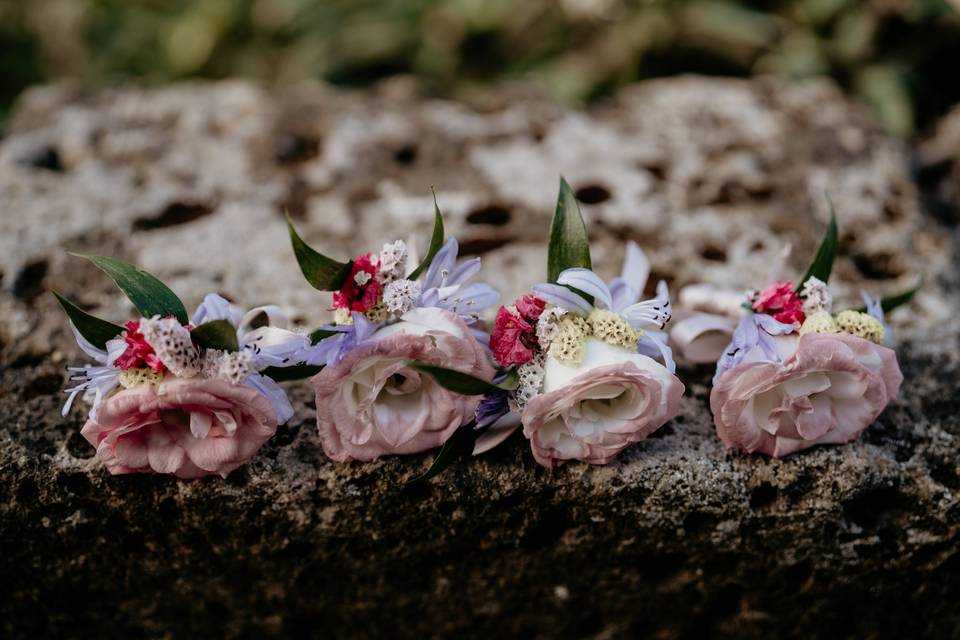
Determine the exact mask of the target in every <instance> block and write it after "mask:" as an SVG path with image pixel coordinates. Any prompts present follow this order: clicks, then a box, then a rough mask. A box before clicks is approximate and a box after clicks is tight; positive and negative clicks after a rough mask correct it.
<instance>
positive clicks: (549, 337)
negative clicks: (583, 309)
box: [537, 306, 567, 351]
mask: <svg viewBox="0 0 960 640" xmlns="http://www.w3.org/2000/svg"><path fill="white" fill-rule="evenodd" d="M565 315H567V311H566V309H564V308H563V307H555V306H550V307H547V308H546V309H544V311H543V313H541V314H540V319H539V320H537V344H539V345H540V350H541V351H546V350H547V349H549V348H550V343H551V342H553V339H554V338H555V337H556V335H557V323H558V322H560V319H561V318H563V316H565Z"/></svg>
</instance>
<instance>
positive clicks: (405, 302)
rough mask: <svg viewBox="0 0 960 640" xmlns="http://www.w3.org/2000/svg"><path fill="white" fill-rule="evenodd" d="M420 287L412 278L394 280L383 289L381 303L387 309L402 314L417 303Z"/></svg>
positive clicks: (398, 314)
mask: <svg viewBox="0 0 960 640" xmlns="http://www.w3.org/2000/svg"><path fill="white" fill-rule="evenodd" d="M421 292H422V287H421V285H420V283H419V282H415V281H413V280H406V279H404V280H394V281H393V282H391V283H390V284H388V285H387V286H386V287H385V288H384V290H383V303H384V304H385V305H387V311H389V312H390V313H392V314H394V315H397V316H402V315H403V314H405V313H406V312H407V311H410V310H411V309H413V308H414V307H415V306H416V305H417V301H418V300H419V299H420V293H421Z"/></svg>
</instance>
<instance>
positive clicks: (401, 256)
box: [377, 240, 407, 284]
mask: <svg viewBox="0 0 960 640" xmlns="http://www.w3.org/2000/svg"><path fill="white" fill-rule="evenodd" d="M405 275H407V243H406V242H404V241H403V240H397V241H396V242H388V243H387V244H385V245H383V249H382V250H381V251H380V269H379V271H378V273H377V278H378V279H379V280H380V282H382V283H384V284H386V283H388V282H393V281H394V280H399V279H400V278H403V277H404V276H405Z"/></svg>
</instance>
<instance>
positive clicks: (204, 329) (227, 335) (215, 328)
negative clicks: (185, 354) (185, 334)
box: [190, 320, 240, 351]
mask: <svg viewBox="0 0 960 640" xmlns="http://www.w3.org/2000/svg"><path fill="white" fill-rule="evenodd" d="M190 338H191V339H192V340H193V342H194V343H195V344H198V345H200V346H201V347H203V348H204V349H219V350H220V351H239V350H240V343H239V342H238V341H237V330H236V328H234V326H233V325H232V324H230V321H229V320H211V321H210V322H204V323H203V324H201V325H199V326H197V327H194V328H193V330H192V331H191V332H190Z"/></svg>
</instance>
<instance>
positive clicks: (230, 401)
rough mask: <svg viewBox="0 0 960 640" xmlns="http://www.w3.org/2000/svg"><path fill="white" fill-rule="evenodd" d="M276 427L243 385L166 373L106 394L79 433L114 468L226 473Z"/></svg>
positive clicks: (185, 474) (264, 405)
mask: <svg viewBox="0 0 960 640" xmlns="http://www.w3.org/2000/svg"><path fill="white" fill-rule="evenodd" d="M276 430H277V417H276V413H275V412H274V410H273V407H272V406H271V405H270V402H269V401H268V400H267V399H266V398H265V397H264V396H262V395H260V393H258V392H257V391H256V390H254V389H251V388H250V387H244V386H238V385H233V384H230V383H227V382H222V381H220V380H206V379H183V378H168V379H166V380H164V381H163V382H161V383H160V384H159V385H158V386H154V385H150V384H144V385H140V386H137V387H133V388H132V389H126V390H124V391H120V392H119V393H117V394H115V395H113V396H111V397H110V398H108V399H107V400H106V401H105V402H104V403H103V405H101V407H100V409H99V412H98V413H97V419H96V420H93V419H89V420H87V423H86V424H85V425H84V426H83V430H81V432H80V433H81V434H82V435H83V437H85V438H86V439H87V441H88V442H90V444H92V445H93V446H95V447H96V448H97V455H98V456H99V457H100V460H101V461H102V462H103V464H105V465H106V467H107V469H108V470H109V471H110V473H113V474H120V473H151V472H152V473H172V474H174V475H176V476H178V477H180V478H199V477H201V476H206V475H212V474H219V475H220V476H222V477H224V478H225V477H227V474H228V473H230V472H231V471H233V470H234V469H236V468H237V467H239V466H240V465H242V464H243V463H245V462H246V461H247V460H249V459H250V458H251V457H253V454H255V453H256V452H257V451H258V450H259V449H260V447H261V446H263V443H264V442H266V441H267V440H269V439H270V437H271V436H273V434H274V432H275V431H276Z"/></svg>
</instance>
